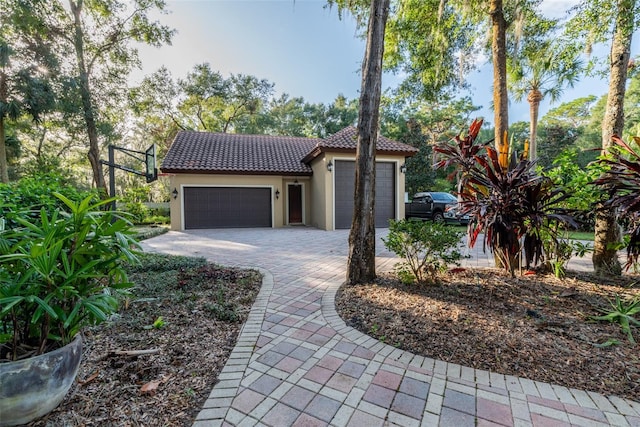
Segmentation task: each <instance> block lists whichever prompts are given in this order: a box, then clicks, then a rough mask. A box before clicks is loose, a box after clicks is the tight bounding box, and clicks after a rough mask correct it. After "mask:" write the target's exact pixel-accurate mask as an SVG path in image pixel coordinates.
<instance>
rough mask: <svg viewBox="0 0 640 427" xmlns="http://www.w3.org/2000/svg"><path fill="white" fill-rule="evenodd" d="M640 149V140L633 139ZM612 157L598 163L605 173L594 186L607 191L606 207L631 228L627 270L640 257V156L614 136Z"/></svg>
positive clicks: (638, 138)
mask: <svg viewBox="0 0 640 427" xmlns="http://www.w3.org/2000/svg"><path fill="white" fill-rule="evenodd" d="M634 140H635V142H636V144H637V145H639V146H640V137H637V136H636V137H634ZM613 142H614V144H615V147H617V148H615V149H612V150H611V151H612V155H611V157H605V158H603V159H601V160H600V161H599V163H600V165H601V166H603V167H604V168H605V169H607V171H606V173H605V174H604V175H602V176H601V177H600V178H598V179H597V180H595V181H594V182H593V184H595V185H596V186H598V187H599V188H601V189H603V190H605V191H606V192H607V193H608V195H609V198H608V199H607V200H606V202H605V206H609V207H614V208H616V209H617V210H618V211H619V212H620V215H621V216H622V217H623V218H626V220H627V221H628V224H629V231H628V233H629V244H628V246H627V263H626V265H625V267H626V268H627V269H629V267H630V266H631V265H633V264H637V262H638V259H639V257H640V154H638V152H636V151H635V150H634V149H633V148H632V147H631V145H630V144H627V143H626V142H624V141H623V140H622V139H621V138H619V137H617V136H614V137H613Z"/></svg>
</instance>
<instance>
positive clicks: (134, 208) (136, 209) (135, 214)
mask: <svg viewBox="0 0 640 427" xmlns="http://www.w3.org/2000/svg"><path fill="white" fill-rule="evenodd" d="M124 211H125V212H127V213H128V214H130V215H131V220H132V221H133V222H134V223H136V224H140V223H142V222H143V221H144V218H145V217H146V216H147V215H148V213H149V209H148V208H147V207H146V206H145V205H144V204H143V203H141V202H128V203H125V205H124Z"/></svg>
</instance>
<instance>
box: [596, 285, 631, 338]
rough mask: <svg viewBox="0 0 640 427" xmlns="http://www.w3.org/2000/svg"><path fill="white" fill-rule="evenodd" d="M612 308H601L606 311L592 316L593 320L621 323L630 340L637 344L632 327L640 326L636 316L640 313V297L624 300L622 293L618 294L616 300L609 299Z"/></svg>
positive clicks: (601, 310)
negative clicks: (600, 314) (601, 314)
mask: <svg viewBox="0 0 640 427" xmlns="http://www.w3.org/2000/svg"><path fill="white" fill-rule="evenodd" d="M609 304H610V305H611V309H599V311H600V312H602V313H605V314H604V315H603V316H591V318H592V319H593V320H603V321H607V322H614V323H619V324H620V328H622V332H624V333H625V334H627V338H629V341H630V342H632V343H634V344H635V342H636V341H635V339H634V338H633V333H632V331H631V328H632V327H633V326H636V327H640V321H638V319H636V318H634V316H635V315H636V314H638V313H640V297H636V298H634V299H630V300H628V301H626V302H625V301H623V300H622V299H621V298H620V295H616V299H615V301H609Z"/></svg>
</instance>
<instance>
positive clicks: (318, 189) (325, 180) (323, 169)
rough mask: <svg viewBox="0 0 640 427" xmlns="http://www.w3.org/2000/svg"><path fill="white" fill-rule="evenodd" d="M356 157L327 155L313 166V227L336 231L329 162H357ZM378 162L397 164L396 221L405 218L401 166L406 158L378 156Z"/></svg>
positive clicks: (321, 157) (332, 184) (403, 183)
mask: <svg viewBox="0 0 640 427" xmlns="http://www.w3.org/2000/svg"><path fill="white" fill-rule="evenodd" d="M355 159H356V157H355V155H349V154H346V153H325V154H324V155H323V156H320V157H318V158H317V159H315V160H314V162H313V163H312V164H311V167H312V168H313V178H312V181H313V182H312V189H313V198H312V199H311V210H312V214H311V225H313V226H314V227H317V228H321V229H324V230H335V205H334V201H335V197H334V189H335V182H334V172H329V171H328V170H327V165H328V164H329V162H331V164H333V165H334V167H335V164H336V161H337V160H348V161H355ZM376 161H377V162H391V163H395V171H396V180H395V181H396V207H395V212H396V220H400V219H403V218H404V215H405V209H404V192H405V176H404V174H403V173H401V172H400V166H401V165H403V164H404V163H405V157H404V156H391V155H378V156H376Z"/></svg>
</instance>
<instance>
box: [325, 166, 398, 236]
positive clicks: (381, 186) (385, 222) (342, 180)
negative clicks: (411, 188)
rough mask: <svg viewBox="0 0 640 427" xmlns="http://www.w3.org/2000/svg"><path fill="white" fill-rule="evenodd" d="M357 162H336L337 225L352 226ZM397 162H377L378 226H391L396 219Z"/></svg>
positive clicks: (341, 226)
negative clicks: (392, 220)
mask: <svg viewBox="0 0 640 427" xmlns="http://www.w3.org/2000/svg"><path fill="white" fill-rule="evenodd" d="M355 165H356V164H355V162H352V161H346V160H337V161H336V162H335V177H334V178H335V193H334V194H335V221H336V224H335V227H336V228H338V229H340V228H350V227H351V219H352V216H353V205H354V203H353V192H354V190H355V180H356V169H355ZM395 188H396V180H395V163H390V162H376V202H375V210H376V227H381V228H385V227H388V226H389V219H395V217H396V215H395V213H396V212H395V200H396V191H395Z"/></svg>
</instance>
